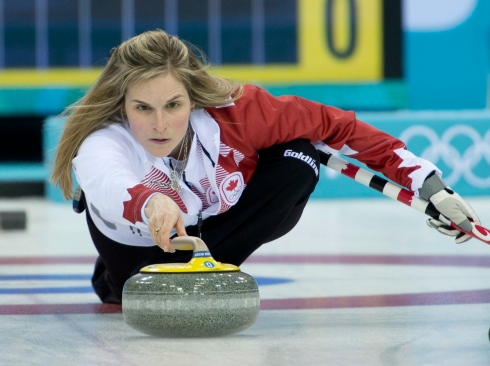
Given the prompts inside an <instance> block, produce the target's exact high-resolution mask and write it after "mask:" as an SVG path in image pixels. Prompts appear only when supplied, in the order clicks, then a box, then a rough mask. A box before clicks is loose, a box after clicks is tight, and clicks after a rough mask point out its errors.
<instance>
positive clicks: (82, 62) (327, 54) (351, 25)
mask: <svg viewBox="0 0 490 366" xmlns="http://www.w3.org/2000/svg"><path fill="white" fill-rule="evenodd" d="M156 28H160V29H164V30H166V31H167V32H169V33H172V34H176V35H178V36H180V37H181V38H182V39H185V40H188V41H190V42H191V43H193V44H195V45H196V46H198V47H199V48H201V49H202V50H203V51H204V52H205V53H206V54H207V55H208V57H209V60H210V62H211V63H212V65H213V67H212V71H213V72H215V73H217V74H219V75H221V76H225V77H228V78H232V79H236V80H239V81H242V82H249V83H255V84H258V85H260V86H262V87H263V88H265V89H267V90H268V91H269V92H271V93H272V94H274V95H284V94H295V95H300V96H303V97H305V98H308V99H311V100H316V101H319V102H321V103H325V104H328V105H334V106H337V107H340V108H343V109H352V110H355V111H357V112H358V118H359V119H361V120H364V121H366V122H368V123H371V124H373V125H375V126H377V127H379V128H381V129H383V130H385V131H387V132H389V133H391V134H393V135H395V136H397V137H400V138H401V139H402V140H404V141H405V142H406V143H407V145H408V147H409V149H410V150H412V151H413V152H414V153H416V154H417V155H420V156H422V157H424V158H427V159H428V160H431V161H433V162H434V163H436V164H437V165H438V166H439V167H440V168H441V169H442V170H443V171H444V178H445V180H446V181H447V182H448V184H450V185H451V186H453V188H455V189H457V190H458V191H459V192H460V193H461V194H462V195H467V196H478V195H487V196H488V195H490V132H489V131H490V112H489V110H488V96H489V93H488V89H489V88H488V75H489V49H490V39H489V30H490V4H489V3H488V1H487V0H138V1H137V0H110V1H108V0H0V197H7V198H11V197H12V198H16V197H25V196H36V197H46V198H47V199H49V200H53V201H62V199H61V196H60V195H59V192H57V191H56V189H54V187H52V186H51V185H50V184H49V183H48V182H47V178H48V175H49V160H50V157H51V156H52V152H53V149H54V148H55V147H56V143H57V139H58V138H59V133H60V120H59V119H58V118H56V116H57V115H58V114H59V113H60V112H62V111H63V109H64V108H65V107H66V106H68V105H69V104H71V103H73V102H75V101H76V100H77V99H78V98H80V97H81V96H82V95H83V93H84V91H85V90H87V88H88V87H89V86H90V85H91V84H92V83H93V82H94V81H95V80H96V78H97V77H98V75H99V74H100V72H101V68H102V67H104V65H105V63H106V60H107V55H108V53H109V51H110V49H111V48H112V47H115V46H117V45H118V44H119V43H121V41H123V40H126V39H128V38H130V37H131V36H133V35H135V34H138V33H141V32H143V31H146V30H152V29H156ZM322 175H323V178H322V180H321V182H320V184H319V185H318V187H317V190H316V191H315V193H314V197H316V198H334V197H335V198H346V197H370V196H376V197H379V194H378V193H376V192H372V191H370V190H369V189H367V188H365V187H363V186H360V185H359V184H358V183H355V182H347V181H346V179H345V178H342V177H339V175H338V174H337V173H334V172H331V171H327V170H326V169H323V170H322Z"/></svg>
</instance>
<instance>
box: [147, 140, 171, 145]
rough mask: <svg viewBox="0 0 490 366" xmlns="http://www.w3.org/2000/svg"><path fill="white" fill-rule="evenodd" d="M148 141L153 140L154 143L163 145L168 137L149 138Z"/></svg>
mask: <svg viewBox="0 0 490 366" xmlns="http://www.w3.org/2000/svg"><path fill="white" fill-rule="evenodd" d="M150 141H151V142H153V143H154V144H158V145H163V144H166V143H168V142H169V141H170V139H150Z"/></svg>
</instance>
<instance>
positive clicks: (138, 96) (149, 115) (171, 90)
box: [124, 73, 194, 158]
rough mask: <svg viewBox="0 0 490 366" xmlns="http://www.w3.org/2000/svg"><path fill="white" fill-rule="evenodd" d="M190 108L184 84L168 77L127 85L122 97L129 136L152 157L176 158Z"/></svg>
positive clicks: (156, 77)
mask: <svg viewBox="0 0 490 366" xmlns="http://www.w3.org/2000/svg"><path fill="white" fill-rule="evenodd" d="M193 107H194V103H193V102H191V100H190V97H189V94H188V93H187V90H186V88H185V86H184V84H182V83H181V82H180V81H179V80H177V79H176V78H175V77H174V76H173V75H172V74H171V73H166V74H163V75H159V76H155V77H154V78H151V79H149V80H146V81H143V82H141V83H136V84H134V85H130V86H129V87H128V89H127V91H126V95H125V97H124V111H125V113H126V116H127V119H128V122H129V128H130V130H131V133H132V134H133V136H134V138H135V139H136V141H138V142H139V143H140V144H141V145H143V147H144V148H145V149H146V150H147V151H148V152H149V153H150V154H152V155H153V156H155V157H164V156H172V157H174V158H178V156H177V155H178V154H179V151H180V145H181V142H182V140H183V137H184V135H185V133H186V132H187V127H188V124H189V115H190V112H191V109H192V108H193ZM181 158H182V157H181Z"/></svg>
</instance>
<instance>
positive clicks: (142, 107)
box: [136, 105, 150, 111]
mask: <svg viewBox="0 0 490 366" xmlns="http://www.w3.org/2000/svg"><path fill="white" fill-rule="evenodd" d="M136 109H137V110H139V111H147V110H148V109H150V108H148V106H147V105H139V106H137V107H136Z"/></svg>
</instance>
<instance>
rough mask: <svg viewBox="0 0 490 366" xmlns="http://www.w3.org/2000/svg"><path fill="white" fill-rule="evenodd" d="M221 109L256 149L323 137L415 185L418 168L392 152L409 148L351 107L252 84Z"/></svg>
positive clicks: (391, 176) (393, 177)
mask: <svg viewBox="0 0 490 366" xmlns="http://www.w3.org/2000/svg"><path fill="white" fill-rule="evenodd" d="M220 109H221V110H220V111H219V113H217V114H218V115H219V117H220V118H222V119H224V120H225V121H232V122H237V123H241V122H244V123H243V125H244V126H245V127H244V130H245V131H244V133H245V134H246V135H247V136H248V139H249V143H250V144H251V145H252V146H253V147H254V149H255V150H260V149H263V148H266V147H269V146H272V145H275V144H279V143H283V142H287V141H291V140H294V139H298V138H304V139H308V140H310V141H312V142H317V141H322V142H324V143H325V144H327V145H328V146H330V147H331V148H333V149H335V150H340V149H342V148H343V147H348V148H349V149H350V150H351V151H352V153H349V154H348V156H349V157H352V158H355V159H357V160H359V161H361V162H362V163H364V164H366V166H368V167H369V168H371V169H373V170H375V171H378V172H381V173H383V174H384V175H385V176H387V177H388V178H389V179H391V180H393V181H395V182H397V183H399V184H402V185H404V186H406V187H410V184H411V179H410V178H409V177H408V175H409V174H410V173H411V172H413V171H414V170H417V169H418V168H419V166H410V167H404V168H399V166H400V165H401V164H402V163H403V160H402V159H401V158H400V157H399V155H397V154H396V153H395V151H394V150H396V149H406V147H405V144H404V143H403V142H402V141H400V140H398V139H396V138H395V137H393V136H391V135H389V134H387V133H385V132H383V131H380V130H378V129H376V128H375V127H373V126H371V125H369V124H367V123H364V122H362V121H359V120H357V119H356V116H355V113H354V112H352V111H344V110H341V109H339V108H336V107H331V106H326V105H323V104H321V103H317V102H313V101H309V100H306V99H304V98H301V97H296V96H281V97H274V96H272V95H271V94H269V93H268V92H266V91H265V90H263V89H261V88H259V87H257V86H254V85H245V90H244V94H243V96H242V97H241V98H240V99H239V100H237V101H236V102H235V105H233V106H230V107H225V108H220ZM213 117H215V116H213Z"/></svg>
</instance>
